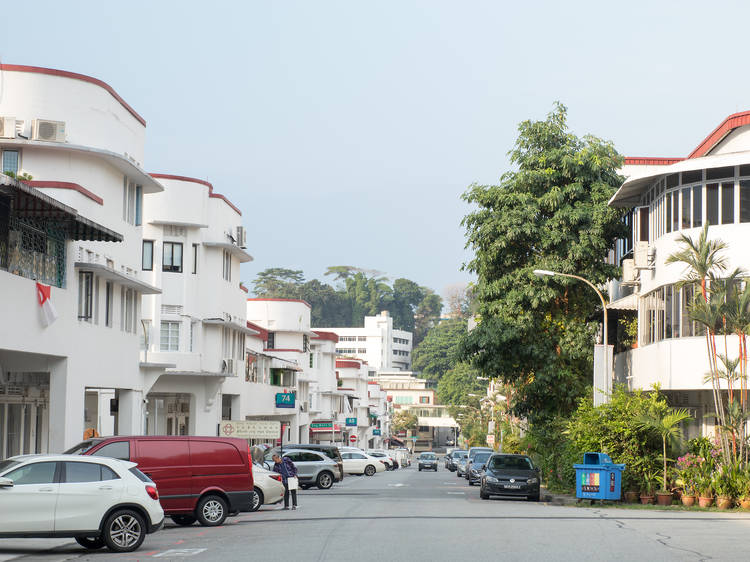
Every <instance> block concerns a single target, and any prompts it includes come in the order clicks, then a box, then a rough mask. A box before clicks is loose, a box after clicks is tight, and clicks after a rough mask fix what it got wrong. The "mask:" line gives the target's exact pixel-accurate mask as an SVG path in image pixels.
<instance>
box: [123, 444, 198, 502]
mask: <svg viewBox="0 0 750 562" xmlns="http://www.w3.org/2000/svg"><path fill="white" fill-rule="evenodd" d="M133 444H134V445H135V452H133V451H132V450H131V452H130V458H131V460H132V461H133V462H137V463H138V469H139V470H140V471H141V472H143V473H144V474H146V476H148V477H149V478H151V480H153V481H154V483H155V484H156V487H157V489H158V490H159V499H160V501H161V505H162V507H163V508H164V511H165V512H167V513H178V514H179V513H187V512H192V511H193V509H194V508H195V502H196V498H195V497H194V496H193V491H192V486H191V470H190V449H189V447H188V441H187V439H184V438H183V439H180V438H176V439H175V438H169V437H165V438H164V439H134V440H133Z"/></svg>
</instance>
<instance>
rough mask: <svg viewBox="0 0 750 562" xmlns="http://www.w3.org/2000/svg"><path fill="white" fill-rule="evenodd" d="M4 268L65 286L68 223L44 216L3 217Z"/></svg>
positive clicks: (0, 262) (0, 248) (0, 258)
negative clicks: (63, 224) (35, 217)
mask: <svg viewBox="0 0 750 562" xmlns="http://www.w3.org/2000/svg"><path fill="white" fill-rule="evenodd" d="M3 223H4V224H3ZM0 269H4V270H6V271H8V272H10V273H13V274H15V275H20V276H21V277H26V278H27V279H35V280H37V281H39V282H41V283H45V284H47V285H54V286H56V287H61V288H62V287H65V229H64V227H63V226H62V225H58V224H56V223H55V221H50V220H44V219H32V218H19V217H14V216H10V217H8V218H7V220H6V221H3V219H2V218H0Z"/></svg>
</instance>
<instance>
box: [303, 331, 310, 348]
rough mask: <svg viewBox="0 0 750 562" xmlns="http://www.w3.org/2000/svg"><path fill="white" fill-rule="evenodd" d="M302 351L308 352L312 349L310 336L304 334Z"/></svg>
mask: <svg viewBox="0 0 750 562" xmlns="http://www.w3.org/2000/svg"><path fill="white" fill-rule="evenodd" d="M302 351H303V352H305V353H307V352H308V351H310V336H308V335H307V334H302Z"/></svg>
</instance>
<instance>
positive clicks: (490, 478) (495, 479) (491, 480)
mask: <svg viewBox="0 0 750 562" xmlns="http://www.w3.org/2000/svg"><path fill="white" fill-rule="evenodd" d="M484 479H485V480H486V481H487V482H491V483H493V484H495V483H497V482H498V479H497V478H495V477H494V476H485V477H484Z"/></svg>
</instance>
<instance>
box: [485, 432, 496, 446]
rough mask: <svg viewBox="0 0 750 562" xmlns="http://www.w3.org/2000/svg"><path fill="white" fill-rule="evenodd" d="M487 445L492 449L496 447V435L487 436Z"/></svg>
mask: <svg viewBox="0 0 750 562" xmlns="http://www.w3.org/2000/svg"><path fill="white" fill-rule="evenodd" d="M487 444H488V445H489V446H490V447H494V446H495V435H494V434H492V433H488V434H487Z"/></svg>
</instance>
